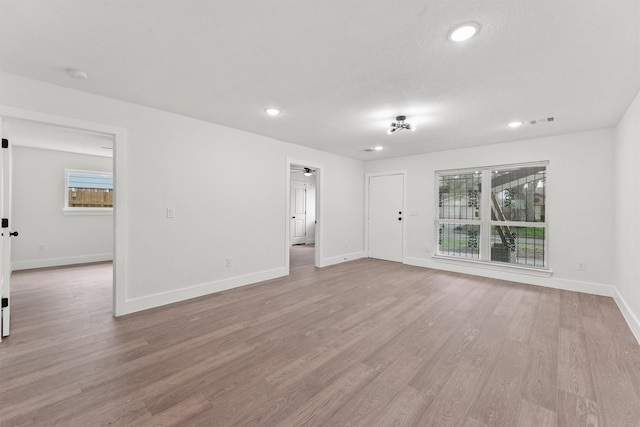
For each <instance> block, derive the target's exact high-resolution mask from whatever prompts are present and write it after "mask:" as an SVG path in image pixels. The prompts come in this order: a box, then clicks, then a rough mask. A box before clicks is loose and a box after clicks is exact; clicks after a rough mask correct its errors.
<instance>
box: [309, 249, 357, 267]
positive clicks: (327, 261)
mask: <svg viewBox="0 0 640 427" xmlns="http://www.w3.org/2000/svg"><path fill="white" fill-rule="evenodd" d="M360 258H366V255H365V253H364V251H358V252H351V253H348V254H342V255H339V256H334V257H331V258H324V259H322V260H321V261H320V262H321V264H320V265H319V267H328V266H330V265H336V264H340V263H343V262H347V261H353V260H355V259H360Z"/></svg>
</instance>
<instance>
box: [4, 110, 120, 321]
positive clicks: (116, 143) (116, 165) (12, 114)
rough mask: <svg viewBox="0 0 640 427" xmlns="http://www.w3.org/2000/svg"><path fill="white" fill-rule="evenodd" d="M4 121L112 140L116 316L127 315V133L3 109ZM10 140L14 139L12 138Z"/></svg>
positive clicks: (29, 111) (64, 119)
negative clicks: (85, 132) (17, 120)
mask: <svg viewBox="0 0 640 427" xmlns="http://www.w3.org/2000/svg"><path fill="white" fill-rule="evenodd" d="M0 117H2V118H3V119H7V120H9V121H10V120H11V119H22V120H31V121H34V122H40V123H44V124H48V125H53V126H61V127H66V128H71V129H77V130H82V131H89V132H97V133H103V134H107V135H111V136H112V137H113V188H114V196H115V197H114V202H113V301H112V303H113V309H112V312H113V315H114V316H120V315H123V314H126V312H127V311H126V291H127V282H126V279H127V275H126V272H127V256H126V253H127V246H126V241H127V240H126V236H127V217H126V211H127V206H126V200H127V176H126V174H127V168H126V163H127V157H126V147H127V146H126V141H127V130H126V129H125V128H122V127H117V126H112V125H107V124H102V123H96V122H91V121H87V120H80V119H74V118H70V117H64V116H57V115H53V114H47V113H41V112H37V111H32V110H25V109H22V108H15V107H9V106H5V105H0ZM9 138H11V135H9Z"/></svg>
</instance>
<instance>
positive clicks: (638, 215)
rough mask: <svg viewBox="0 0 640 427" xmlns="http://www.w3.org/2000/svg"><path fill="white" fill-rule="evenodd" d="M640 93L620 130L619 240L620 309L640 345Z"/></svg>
mask: <svg viewBox="0 0 640 427" xmlns="http://www.w3.org/2000/svg"><path fill="white" fill-rule="evenodd" d="M639 165H640V93H639V94H638V95H637V96H636V98H635V100H634V101H633V103H632V104H631V105H630V106H629V109H628V110H627V112H626V114H625V115H624V117H623V118H622V120H620V123H619V124H618V127H617V129H616V144H615V169H614V171H615V173H614V189H615V200H616V203H615V205H614V217H615V225H616V227H615V239H616V257H615V272H616V286H617V288H618V292H619V299H620V301H619V302H618V305H620V306H621V308H622V312H623V314H624V315H625V318H626V319H627V322H628V323H629V324H630V325H631V327H632V330H633V332H634V334H635V336H636V338H637V339H638V341H640V267H639V266H638V265H639V264H638V263H639V261H640V226H639V224H638V220H639V219H640V189H639V188H640V187H639V185H640V166H639Z"/></svg>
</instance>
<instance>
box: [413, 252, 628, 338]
mask: <svg viewBox="0 0 640 427" xmlns="http://www.w3.org/2000/svg"><path fill="white" fill-rule="evenodd" d="M403 262H404V263H405V264H408V265H415V266H418V267H426V268H433V269H436V270H445V271H453V272H456V273H464V274H471V275H474V276H482V277H491V278H492V279H501V280H509V281H513V282H518V283H526V284H529V285H537V286H544V287H547V288H554V289H561V290H564V291H574V292H583V293H587V294H593V295H602V296H606V297H612V298H613V299H614V301H615V302H616V304H617V305H618V308H619V309H620V311H621V312H622V315H623V316H624V319H625V320H626V322H627V324H628V325H629V329H631V332H632V333H633V335H634V336H635V338H636V340H637V341H638V343H639V344H640V319H638V316H636V315H635V313H633V311H632V310H631V308H630V307H629V305H628V304H627V302H626V301H625V300H624V298H623V297H622V295H620V293H619V292H618V289H616V287H615V286H611V285H604V284H600V283H591V282H580V281H577V280H568V279H558V278H554V277H546V275H541V276H536V275H530V274H522V273H515V272H508V271H499V270H495V269H488V268H478V267H473V266H462V265H457V264H453V263H446V262H437V261H431V260H426V259H421V258H409V257H407V258H405V259H404V260H403Z"/></svg>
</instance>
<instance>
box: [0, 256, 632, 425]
mask: <svg viewBox="0 0 640 427" xmlns="http://www.w3.org/2000/svg"><path fill="white" fill-rule="evenodd" d="M293 251H294V253H293V255H292V274H291V276H289V277H287V278H283V279H278V280H272V281H269V282H264V283H261V284H257V285H252V286H248V287H243V288H239V289H235V290H230V291H226V292H222V293H219V294H216V295H211V296H208V297H202V298H198V299H194V300H191V301H186V302H183V303H178V304H173V305H171V306H167V307H162V308H158V309H154V310H149V311H146V312H143V313H138V314H134V315H130V316H126V317H123V318H118V319H114V318H113V317H111V283H110V277H111V276H110V269H111V266H110V265H109V264H94V265H90V266H85V267H69V268H59V269H46V270H34V271H31V272H18V273H16V274H14V276H13V299H12V307H13V329H12V335H11V337H9V338H8V339H7V340H5V341H3V342H2V344H0V419H1V420H2V422H1V425H2V426H14V425H20V426H31V425H37V426H47V425H60V426H82V427H87V426H101V425H126V426H178V425H184V426H254V425H263V426H296V427H297V426H341V425H361V426H405V425H406V426H428V427H430V426H465V427H481V426H494V425H496V426H509V427H513V426H535V427H544V426H610V427H621V426H638V425H640V347H639V346H638V344H637V342H636V341H635V339H634V338H633V336H632V335H631V332H630V331H629V329H628V327H627V325H626V324H625V322H624V320H623V318H622V315H621V314H620V311H619V310H618V308H617V307H616V305H615V303H614V301H613V300H612V299H611V298H605V297H597V296H591V295H586V294H579V293H574V292H564V291H558V290H553V289H546V288H539V287H535V286H528V285H520V284H516V283H511V282H504V281H498V280H492V279H485V278H478V277H472V276H465V275H461V274H454V273H447V272H439V271H435V270H429V269H424V268H417V267H410V266H404V265H401V264H396V263H390V262H385V261H377V260H368V259H363V260H357V261H352V262H349V263H345V264H341V265H336V266H332V267H327V268H324V269H320V270H317V269H314V268H313V266H312V265H313V262H312V250H311V249H310V248H308V247H295V248H293Z"/></svg>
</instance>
